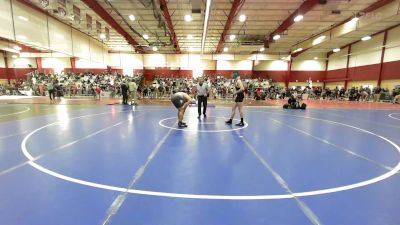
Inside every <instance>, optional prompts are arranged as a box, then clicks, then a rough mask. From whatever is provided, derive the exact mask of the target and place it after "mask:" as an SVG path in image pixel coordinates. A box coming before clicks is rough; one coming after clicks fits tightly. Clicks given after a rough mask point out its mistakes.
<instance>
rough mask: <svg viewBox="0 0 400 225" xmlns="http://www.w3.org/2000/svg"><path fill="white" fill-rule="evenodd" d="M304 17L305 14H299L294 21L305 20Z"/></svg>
mask: <svg viewBox="0 0 400 225" xmlns="http://www.w3.org/2000/svg"><path fill="white" fill-rule="evenodd" d="M303 18H304V16H303V15H298V16H296V17H295V18H294V19H293V20H294V22H300V21H302V20H303Z"/></svg>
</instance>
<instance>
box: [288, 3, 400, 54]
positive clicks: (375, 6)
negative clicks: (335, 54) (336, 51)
mask: <svg viewBox="0 0 400 225" xmlns="http://www.w3.org/2000/svg"><path fill="white" fill-rule="evenodd" d="M393 1H395V0H379V1H377V2H374V3H372V4H371V5H370V6H368V7H367V8H365V9H363V10H361V11H359V12H358V13H357V14H356V16H362V15H365V14H366V13H370V12H373V11H375V10H377V9H379V8H381V7H383V6H385V5H387V4H389V3H391V2H393ZM353 18H354V17H353V16H352V17H349V18H347V19H346V20H344V21H342V22H340V23H338V24H336V25H335V26H333V27H330V28H329V29H328V30H325V31H323V32H320V33H318V34H316V35H313V36H311V37H310V38H307V39H306V40H304V41H301V42H299V43H297V45H299V44H301V43H303V42H306V41H308V40H310V39H313V38H315V37H317V36H319V35H321V34H323V33H325V32H328V31H331V30H333V29H335V28H337V27H339V26H341V25H343V24H345V23H347V22H349V21H350V20H352V19H353ZM378 33H380V32H378ZM356 42H358V41H356ZM354 43H355V42H354ZM354 43H351V44H354ZM348 45H350V44H348ZM348 45H346V47H347V46H348ZM309 49H311V47H310V48H307V49H304V50H303V51H300V52H297V53H294V54H292V56H293V57H296V56H298V55H300V54H301V53H303V52H305V51H307V50H309ZM328 54H332V53H329V52H328Z"/></svg>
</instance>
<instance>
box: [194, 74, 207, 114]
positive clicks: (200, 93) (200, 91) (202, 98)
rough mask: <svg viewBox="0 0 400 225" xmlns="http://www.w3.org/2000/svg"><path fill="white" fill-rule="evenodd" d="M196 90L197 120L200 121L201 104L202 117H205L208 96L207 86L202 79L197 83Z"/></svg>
mask: <svg viewBox="0 0 400 225" xmlns="http://www.w3.org/2000/svg"><path fill="white" fill-rule="evenodd" d="M196 90H197V107H198V113H199V116H198V117H197V118H199V119H200V116H201V104H203V115H204V117H207V116H206V112H207V96H208V85H207V83H205V82H204V80H203V79H202V78H200V79H199V83H198V84H197V87H196Z"/></svg>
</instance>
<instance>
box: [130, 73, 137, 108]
mask: <svg viewBox="0 0 400 225" xmlns="http://www.w3.org/2000/svg"><path fill="white" fill-rule="evenodd" d="M128 87H129V93H130V95H131V105H133V104H135V105H137V102H136V92H137V85H136V83H135V81H134V80H133V79H131V80H130V81H129V83H128Z"/></svg>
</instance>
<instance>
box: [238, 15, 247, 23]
mask: <svg viewBox="0 0 400 225" xmlns="http://www.w3.org/2000/svg"><path fill="white" fill-rule="evenodd" d="M246 19H247V17H246V15H240V16H239V21H240V22H244V21H246Z"/></svg>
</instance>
